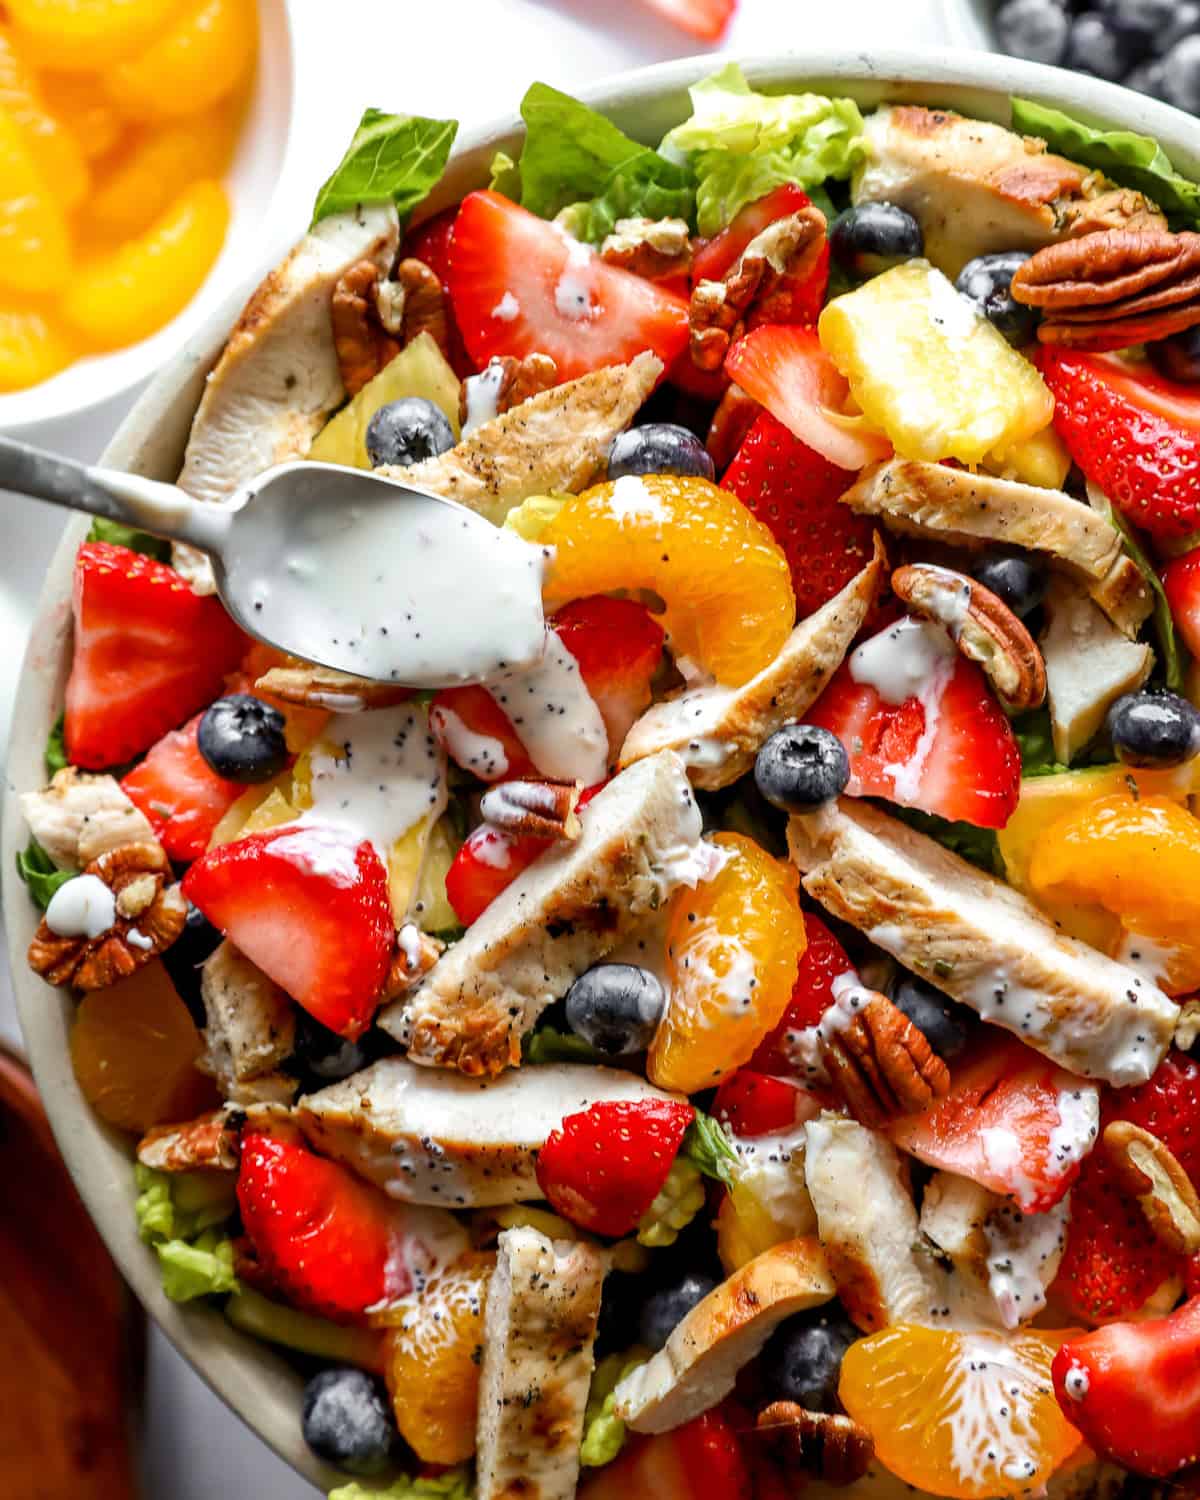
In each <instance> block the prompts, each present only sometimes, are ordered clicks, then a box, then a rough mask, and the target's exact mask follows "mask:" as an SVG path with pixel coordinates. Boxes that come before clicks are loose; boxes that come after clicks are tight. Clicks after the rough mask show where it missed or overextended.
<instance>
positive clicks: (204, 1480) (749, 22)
mask: <svg viewBox="0 0 1200 1500" xmlns="http://www.w3.org/2000/svg"><path fill="white" fill-rule="evenodd" d="M942 4H943V0H833V3H828V0H740V5H739V10H738V14H737V16H736V18H735V20H734V22H733V24H732V26H731V27H730V31H729V35H728V38H727V41H726V43H725V50H727V51H730V52H739V51H740V52H744V53H753V52H769V51H771V50H772V49H773V48H779V49H783V48H797V47H803V46H805V45H811V46H813V47H824V46H830V45H836V44H838V43H839V42H844V43H845V44H846V45H848V46H854V47H862V46H864V45H876V46H880V47H883V46H887V45H893V46H914V47H916V46H923V45H938V44H944V42H945V40H946V32H945V29H944V24H943V21H942ZM291 6H292V12H293V17H294V27H295V35H296V48H297V60H298V79H297V90H298V97H299V99H300V101H301V108H300V111H299V116H298V122H299V123H298V129H299V131H300V133H301V137H302V146H303V149H301V150H299V151H297V152H296V153H295V154H294V156H293V158H292V161H293V163H294V166H293V168H292V169H290V170H289V172H288V175H287V180H286V182H285V184H284V188H285V199H286V201H285V203H284V204H283V205H282V206H281V209H280V213H279V222H278V224H277V225H272V230H273V231H276V230H277V232H278V238H279V244H280V246H281V247H282V246H283V245H284V244H285V243H286V242H287V241H288V239H289V238H291V237H292V236H294V235H295V234H298V233H299V232H300V231H301V230H302V229H303V226H304V225H305V223H306V222H307V217H308V210H309V208H310V206H311V202H312V196H313V192H314V190H315V188H316V186H317V184H318V183H319V182H321V181H322V180H323V178H324V177H325V175H326V174H327V172H328V171H329V169H330V167H331V166H332V164H333V162H334V161H336V159H337V157H338V155H339V154H340V151H341V148H342V145H343V144H344V142H345V141H346V140H347V139H348V138H349V135H350V132H351V130H352V129H353V127H354V125H355V123H356V122H357V120H358V117H359V114H360V113H361V111H362V109H363V107H364V106H365V105H368V104H373V105H376V106H378V107H380V108H384V109H394V110H398V111H405V112H409V113H414V114H428V115H454V116H457V117H458V118H459V119H460V120H462V121H463V123H464V124H469V123H471V122H475V121H480V120H484V119H487V118H488V117H489V116H491V115H496V114H500V113H503V112H504V111H505V110H509V109H512V108H513V107H514V106H515V105H516V103H517V101H518V100H519V99H520V96H521V94H522V93H523V92H524V90H525V87H526V85H527V84H529V83H530V82H532V81H533V80H534V79H535V78H537V79H544V80H545V81H546V82H548V83H552V84H555V85H557V86H558V87H560V88H564V89H567V90H570V89H571V88H573V87H577V86H580V85H582V84H584V83H587V82H591V81H593V80H595V79H599V78H601V77H603V76H604V75H605V74H606V73H612V72H618V71H620V70H622V69H625V68H629V67H635V66H638V65H639V64H643V63H650V62H659V61H662V60H665V59H667V58H672V57H683V56H687V55H688V54H689V53H691V52H694V51H696V50H697V49H696V47H695V46H694V45H692V44H690V42H689V39H688V38H687V37H686V36H684V35H683V34H682V33H681V32H678V31H676V30H675V29H674V28H673V27H671V26H668V25H667V24H666V23H665V22H660V21H659V20H658V19H657V18H656V17H655V16H654V15H652V14H650V13H649V12H648V11H646V10H645V9H644V8H643V7H642V5H641V4H640V3H639V0H291ZM133 394H136V393H132V394H131V395H130V396H129V397H127V398H125V399H123V400H121V401H119V402H114V403H110V404H109V405H107V406H105V407H101V408H98V409H97V410H95V411H94V412H91V413H89V414H88V415H87V416H86V417H85V418H81V419H76V420H74V421H72V422H71V423H63V424H61V425H60V427H59V428H57V429H56V430H54V431H48V430H43V431H42V432H40V433H39V441H41V442H44V443H45V444H46V445H47V446H52V447H55V448H57V449H59V450H60V451H62V452H64V453H69V454H72V455H74V456H76V457H78V458H81V459H94V458H95V457H97V456H98V454H99V453H100V451H101V450H102V448H103V447H104V445H105V443H106V442H107V441H108V438H109V437H110V436H111V434H112V432H113V430H114V429H115V427H116V426H117V424H118V422H119V421H120V420H121V418H122V417H123V415H124V414H125V411H126V410H127V409H128V406H129V405H130V404H131V402H132V399H133ZM60 530H61V522H60V520H59V519H58V515H57V513H55V512H54V511H52V510H50V508H49V507H42V506H37V505H34V504H32V503H27V504H26V503H21V502H13V501H6V504H5V514H4V522H3V528H2V535H3V538H4V545H3V546H2V547H0V745H3V744H4V742H5V740H6V739H7V733H8V721H9V711H10V705H11V696H12V691H13V687H14V685H15V680H16V675H17V672H18V670H19V664H20V656H21V651H22V649H23V646H24V639H25V634H26V631H27V628H28V622H29V618H30V612H31V610H32V608H33V604H34V600H35V598H36V595H37V592H38V589H39V588H40V584H41V578H42V574H43V572H44V570H45V566H46V563H47V561H48V559H49V556H50V553H51V551H52V550H53V547H54V544H55V542H56V540H57V537H58V534H59V532H60ZM4 873H5V875H7V872H4ZM0 1036H7V1037H9V1038H11V1039H19V1038H18V1033H17V1027H16V1019H15V1015H14V1013H13V1006H12V994H11V990H10V987H9V978H8V973H7V969H6V968H2V967H0ZM146 1414H147V1419H146V1434H145V1442H144V1445H143V1463H142V1474H143V1483H144V1489H145V1495H146V1497H147V1500H214V1497H218V1496H221V1497H229V1500H251V1497H253V1500H312V1497H314V1496H315V1495H316V1491H314V1490H313V1489H311V1488H310V1487H309V1486H308V1485H307V1484H306V1483H305V1482H304V1481H303V1480H301V1479H299V1478H297V1476H296V1475H295V1474H294V1473H293V1472H292V1470H291V1469H290V1468H288V1467H287V1466H286V1465H285V1464H283V1463H281V1462H280V1461H279V1460H278V1459H277V1458H275V1456H274V1455H273V1454H271V1453H270V1452H269V1451H268V1450H267V1449H266V1448H265V1447H263V1445H262V1444H261V1443H259V1442H258V1440H257V1439H256V1438H255V1437H253V1436H252V1435H251V1433H250V1432H249V1430H248V1429H247V1428H245V1427H243V1426H242V1424H241V1423H240V1422H238V1421H237V1420H236V1419H234V1418H233V1417H231V1416H230V1415H229V1413H228V1412H226V1410H225V1409H224V1407H223V1406H222V1405H221V1403H220V1402H219V1401H218V1400H217V1398H216V1397H215V1396H213V1395H212V1393H211V1392H210V1391H209V1390H208V1389H207V1387H206V1386H204V1384H203V1383H202V1382H201V1381H200V1380H199V1378H198V1377H197V1376H196V1375H194V1374H193V1373H192V1371H191V1370H190V1368H189V1367H188V1366H187V1365H185V1364H184V1362H183V1361H182V1360H181V1359H180V1358H179V1357H178V1356H177V1355H176V1354H175V1353H174V1351H173V1350H172V1349H171V1348H170V1346H169V1345H168V1344H167V1343H166V1341H165V1340H164V1339H163V1338H162V1337H161V1335H158V1334H157V1332H154V1333H153V1334H152V1335H151V1339H150V1349H149V1362H148V1367H147V1390H146Z"/></svg>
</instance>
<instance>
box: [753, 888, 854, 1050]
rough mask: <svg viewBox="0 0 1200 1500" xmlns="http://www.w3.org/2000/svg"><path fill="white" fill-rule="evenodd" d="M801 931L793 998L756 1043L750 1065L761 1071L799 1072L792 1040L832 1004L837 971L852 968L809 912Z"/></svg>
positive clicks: (834, 941)
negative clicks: (804, 940)
mask: <svg viewBox="0 0 1200 1500" xmlns="http://www.w3.org/2000/svg"><path fill="white" fill-rule="evenodd" d="M804 931H805V933H806V934H807V937H808V946H807V947H806V948H805V950H804V952H803V953H802V954H801V955H800V967H799V969H798V970H797V971H796V982H795V984H794V985H793V986H792V998H791V999H790V1000H789V1001H788V1008H787V1010H785V1011H784V1013H783V1019H782V1020H781V1021H780V1023H779V1025H778V1026H776V1028H775V1030H774V1031H772V1032H771V1033H770V1035H769V1036H767V1037H765V1038H764V1039H763V1041H761V1042H760V1043H759V1046H758V1051H757V1052H755V1054H754V1056H753V1057H752V1058H751V1059H750V1066H751V1067H752V1068H757V1069H758V1070H759V1072H761V1073H773V1074H782V1075H783V1076H784V1077H788V1076H790V1075H793V1074H797V1073H799V1072H800V1071H801V1065H800V1064H799V1063H798V1062H797V1060H796V1059H795V1058H794V1057H793V1056H792V1044H791V1039H792V1038H794V1037H795V1035H796V1034H797V1033H798V1032H801V1031H805V1030H806V1029H807V1028H808V1027H810V1026H815V1025H816V1024H817V1022H818V1021H819V1020H820V1019H821V1017H822V1016H823V1015H824V1014H825V1012H826V1011H827V1010H828V1009H829V1007H830V1006H831V1005H832V1004H833V998H834V997H833V981H834V980H835V979H836V978H837V977H838V976H839V975H840V974H847V973H851V972H852V971H853V968H854V966H853V964H851V962H850V960H849V958H847V957H846V950H845V949H844V948H843V947H842V945H841V943H839V942H838V940H837V938H835V937H834V935H833V933H832V932H830V930H829V928H828V927H826V925H825V923H824V922H822V921H821V919H820V917H817V916H814V915H813V913H812V912H810V911H806V912H805V913H804Z"/></svg>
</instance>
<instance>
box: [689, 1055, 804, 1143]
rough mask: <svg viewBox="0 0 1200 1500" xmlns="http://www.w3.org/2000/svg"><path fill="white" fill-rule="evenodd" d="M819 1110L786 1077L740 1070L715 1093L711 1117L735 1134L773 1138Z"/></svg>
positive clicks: (747, 1069) (799, 1088) (800, 1089)
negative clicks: (772, 1136) (771, 1076)
mask: <svg viewBox="0 0 1200 1500" xmlns="http://www.w3.org/2000/svg"><path fill="white" fill-rule="evenodd" d="M820 1111H821V1105H820V1103H819V1102H818V1101H817V1100H816V1099H814V1098H813V1096H812V1095H811V1094H809V1093H806V1092H805V1090H804V1089H802V1088H801V1087H800V1086H799V1085H798V1084H795V1083H793V1082H792V1081H791V1079H789V1078H770V1077H768V1076H767V1074H766V1073H755V1072H753V1071H752V1070H751V1069H750V1068H739V1069H738V1070H737V1072H736V1073H733V1074H731V1075H730V1076H729V1077H728V1078H727V1079H726V1080H725V1082H724V1083H723V1084H722V1085H721V1087H720V1088H719V1089H718V1090H717V1097H716V1098H715V1099H714V1100H713V1109H712V1112H713V1114H714V1115H715V1116H716V1117H717V1119H718V1120H720V1122H721V1124H722V1125H725V1126H727V1127H728V1128H729V1129H730V1130H732V1131H733V1133H734V1135H739V1136H757V1135H774V1134H775V1133H776V1131H780V1130H791V1129H793V1128H794V1127H795V1126H796V1125H799V1124H801V1123H802V1122H803V1121H804V1120H811V1119H812V1118H813V1117H814V1116H815V1115H817V1114H819V1113H820Z"/></svg>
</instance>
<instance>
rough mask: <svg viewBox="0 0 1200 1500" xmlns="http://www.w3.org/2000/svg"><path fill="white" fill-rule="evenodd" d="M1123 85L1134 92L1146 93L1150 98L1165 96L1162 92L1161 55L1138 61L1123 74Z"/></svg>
mask: <svg viewBox="0 0 1200 1500" xmlns="http://www.w3.org/2000/svg"><path fill="white" fill-rule="evenodd" d="M1125 87H1126V88H1127V89H1133V90H1134V92H1135V93H1138V94H1147V95H1149V97H1150V98H1151V99H1162V98H1165V95H1164V94H1163V65H1162V58H1161V57H1152V58H1150V59H1148V60H1147V61H1146V62H1141V63H1138V65H1137V67H1136V68H1133V69H1132V70H1131V71H1130V72H1129V73H1127V74H1126V75H1125Z"/></svg>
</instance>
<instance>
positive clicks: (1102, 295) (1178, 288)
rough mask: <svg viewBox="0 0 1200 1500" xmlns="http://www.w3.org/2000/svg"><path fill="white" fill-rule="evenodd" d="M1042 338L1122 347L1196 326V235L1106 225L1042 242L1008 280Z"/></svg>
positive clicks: (1199, 286)
mask: <svg viewBox="0 0 1200 1500" xmlns="http://www.w3.org/2000/svg"><path fill="white" fill-rule="evenodd" d="M1012 295H1013V297H1014V298H1015V299H1016V300H1017V301H1018V302H1024V303H1025V304H1026V305H1027V306H1030V307H1040V308H1042V309H1044V311H1045V317H1044V319H1043V321H1042V324H1041V326H1040V327H1039V329H1038V337H1039V338H1040V339H1041V340H1042V342H1043V343H1048V344H1067V345H1070V346H1071V347H1073V348H1079V349H1096V350H1105V349H1122V348H1125V347H1126V346H1127V345H1129V344H1137V343H1142V342H1143V341H1145V340H1147V339H1156V338H1165V337H1166V336H1167V335H1168V334H1170V333H1177V332H1178V331H1179V330H1180V329H1183V328H1190V327H1192V326H1193V325H1194V324H1196V323H1200V234H1193V233H1190V232H1187V231H1185V232H1184V233H1182V234H1171V233H1170V232H1169V231H1167V230H1165V229H1141V230H1138V229H1106V230H1103V231H1101V232H1099V233H1097V234H1085V235H1081V236H1080V237H1079V238H1078V239H1069V240H1063V241H1061V242H1060V243H1058V244H1056V245H1046V246H1044V247H1043V248H1042V249H1041V250H1039V251H1038V252H1037V253H1036V254H1035V255H1032V256H1031V257H1030V258H1029V260H1027V261H1026V262H1025V264H1024V265H1023V266H1021V267H1019V268H1018V270H1017V273H1016V275H1015V276H1014V277H1013V279H1012Z"/></svg>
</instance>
